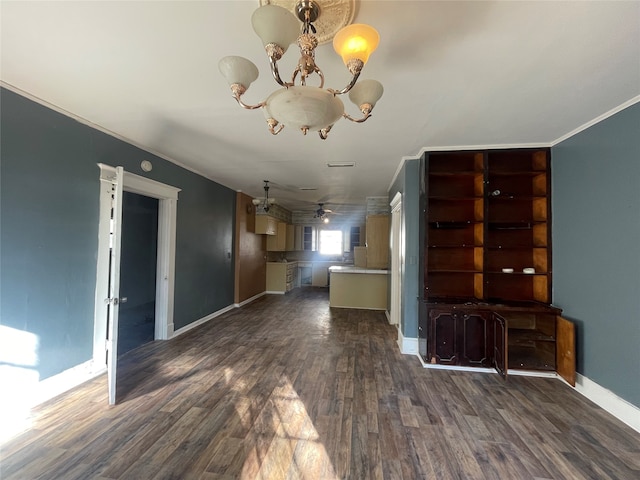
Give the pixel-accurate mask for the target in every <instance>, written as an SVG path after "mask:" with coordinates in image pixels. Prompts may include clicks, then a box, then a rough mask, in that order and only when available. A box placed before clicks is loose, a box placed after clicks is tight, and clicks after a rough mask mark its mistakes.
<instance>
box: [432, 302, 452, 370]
mask: <svg viewBox="0 0 640 480" xmlns="http://www.w3.org/2000/svg"><path fill="white" fill-rule="evenodd" d="M456 323H457V322H456V319H455V317H454V316H453V314H452V313H449V312H438V311H435V312H431V314H430V324H431V325H430V326H431V328H430V332H429V333H430V335H429V345H431V349H430V350H431V352H430V358H431V360H430V361H431V363H439V364H442V365H457V363H458V356H457V353H458V347H457V344H456V343H457V342H456V340H457V336H458V332H457V325H456Z"/></svg>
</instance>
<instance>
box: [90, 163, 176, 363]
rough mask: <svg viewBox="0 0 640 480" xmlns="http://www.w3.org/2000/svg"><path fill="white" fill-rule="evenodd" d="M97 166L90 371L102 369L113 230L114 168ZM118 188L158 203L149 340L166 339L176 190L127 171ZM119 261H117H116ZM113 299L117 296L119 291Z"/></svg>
mask: <svg viewBox="0 0 640 480" xmlns="http://www.w3.org/2000/svg"><path fill="white" fill-rule="evenodd" d="M98 167H99V168H100V220H99V225H98V258H97V269H96V270H97V272H96V297H95V318H94V335H93V370H94V371H100V370H104V369H105V368H106V358H107V342H106V338H107V322H108V306H109V305H108V299H109V263H110V250H111V247H110V245H111V241H112V239H111V232H112V231H114V228H113V226H112V225H111V222H112V220H111V213H112V212H111V210H112V208H113V205H114V201H113V194H114V190H115V189H114V182H116V168H115V167H112V166H110V165H105V164H98ZM122 187H123V190H124V191H125V192H130V193H135V194H138V195H143V196H145V197H150V198H152V199H157V202H158V214H157V229H156V233H157V251H156V259H155V261H156V275H155V308H154V322H153V324H154V325H153V327H154V328H153V330H154V331H153V339H154V340H168V339H169V338H171V337H172V335H173V295H174V277H175V250H176V210H177V201H178V193H179V192H180V189H179V188H176V187H172V186H170V185H165V184H163V183H160V182H156V181H154V180H150V179H148V178H145V177H141V176H139V175H134V174H132V173H129V172H124V176H123V185H122ZM114 218H115V216H114ZM120 227H121V226H120V225H118V226H117V229H116V230H115V231H118V232H120V231H121V228H120ZM120 260H121V259H120ZM120 260H117V261H118V262H120ZM120 263H121V262H120ZM116 296H117V297H118V298H119V297H120V294H119V292H117V293H116ZM125 305H126V303H125Z"/></svg>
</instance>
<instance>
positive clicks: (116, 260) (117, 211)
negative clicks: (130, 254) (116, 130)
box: [106, 167, 124, 405]
mask: <svg viewBox="0 0 640 480" xmlns="http://www.w3.org/2000/svg"><path fill="white" fill-rule="evenodd" d="M123 180H124V169H123V168H122V167H116V177H115V181H114V182H113V190H112V191H113V194H112V195H113V200H112V203H111V222H110V228H111V235H110V242H109V243H110V249H109V250H110V259H109V298H107V299H106V301H107V304H108V319H107V325H108V326H107V383H108V386H109V405H114V404H115V403H116V369H117V365H118V311H119V308H120V240H121V236H120V231H121V227H122V186H123Z"/></svg>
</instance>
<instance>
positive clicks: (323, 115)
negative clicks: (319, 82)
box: [264, 86, 344, 131]
mask: <svg viewBox="0 0 640 480" xmlns="http://www.w3.org/2000/svg"><path fill="white" fill-rule="evenodd" d="M265 103H266V105H265V108H264V113H265V117H266V118H277V119H281V122H282V123H284V124H285V125H288V126H290V127H295V128H305V127H306V128H308V129H309V130H314V131H315V130H320V129H321V128H323V127H325V126H327V125H332V124H334V123H335V122H337V121H338V120H339V119H340V117H341V116H342V112H344V104H343V103H342V101H341V100H340V99H339V98H338V97H336V96H334V95H332V94H331V93H330V92H328V91H327V90H323V89H321V88H318V87H308V86H304V87H289V88H287V89H280V90H276V91H275V92H273V93H272V94H271V95H269V97H268V98H267V100H266V102H265Z"/></svg>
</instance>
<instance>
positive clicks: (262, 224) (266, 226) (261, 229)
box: [255, 214, 278, 235]
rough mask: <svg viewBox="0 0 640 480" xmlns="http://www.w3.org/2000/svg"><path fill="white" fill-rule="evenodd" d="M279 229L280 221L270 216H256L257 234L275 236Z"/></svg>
mask: <svg viewBox="0 0 640 480" xmlns="http://www.w3.org/2000/svg"><path fill="white" fill-rule="evenodd" d="M277 228H278V221H277V220H276V219H275V218H274V217H272V216H270V215H257V214H256V228H255V233H257V234H262V235H275V234H276V231H277Z"/></svg>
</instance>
